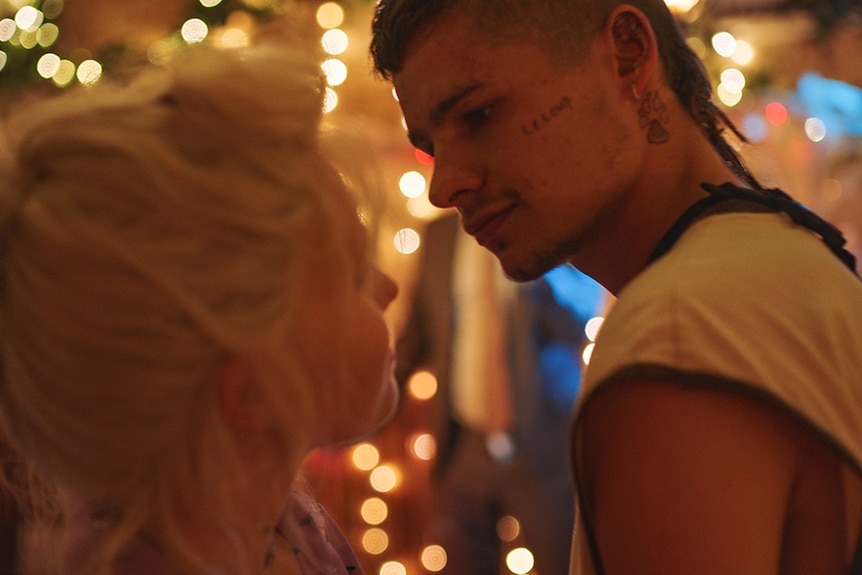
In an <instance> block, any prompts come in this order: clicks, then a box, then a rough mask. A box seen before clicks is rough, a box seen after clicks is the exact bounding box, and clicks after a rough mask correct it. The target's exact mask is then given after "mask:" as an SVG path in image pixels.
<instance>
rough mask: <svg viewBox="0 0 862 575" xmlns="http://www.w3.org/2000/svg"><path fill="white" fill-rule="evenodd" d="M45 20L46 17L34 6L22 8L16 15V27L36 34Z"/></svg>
mask: <svg viewBox="0 0 862 575" xmlns="http://www.w3.org/2000/svg"><path fill="white" fill-rule="evenodd" d="M44 20H45V15H44V14H43V13H42V12H41V11H40V10H37V9H36V8H34V7H33V6H22V7H21V8H19V9H18V11H17V12H16V13H15V25H16V26H18V27H19V28H21V29H22V30H26V31H28V32H35V31H36V29H37V28H38V27H39V26H41V25H42V22H43V21H44Z"/></svg>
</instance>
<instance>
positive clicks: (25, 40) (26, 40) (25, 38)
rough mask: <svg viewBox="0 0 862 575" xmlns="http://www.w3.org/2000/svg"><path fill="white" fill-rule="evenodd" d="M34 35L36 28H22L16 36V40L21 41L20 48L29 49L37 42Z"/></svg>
mask: <svg viewBox="0 0 862 575" xmlns="http://www.w3.org/2000/svg"><path fill="white" fill-rule="evenodd" d="M36 37H37V34H36V30H22V31H21V35H20V36H18V41H19V42H21V47H22V48H25V49H27V50H30V49H32V48H35V47H36V44H38V42H37V40H36Z"/></svg>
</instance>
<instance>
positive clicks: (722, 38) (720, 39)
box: [712, 32, 736, 58]
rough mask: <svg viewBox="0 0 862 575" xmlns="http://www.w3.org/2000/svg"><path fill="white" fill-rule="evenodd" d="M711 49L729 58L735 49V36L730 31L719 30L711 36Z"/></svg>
mask: <svg viewBox="0 0 862 575" xmlns="http://www.w3.org/2000/svg"><path fill="white" fill-rule="evenodd" d="M712 49H713V50H715V52H716V53H717V54H718V55H719V56H724V57H725V58H729V57H730V56H732V55H733V53H734V52H735V51H736V38H734V37H733V34H731V33H730V32H719V33H717V34H715V35H714V36H713V37H712Z"/></svg>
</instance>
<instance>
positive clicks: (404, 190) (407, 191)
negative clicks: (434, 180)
mask: <svg viewBox="0 0 862 575" xmlns="http://www.w3.org/2000/svg"><path fill="white" fill-rule="evenodd" d="M426 185H427V183H426V181H425V176H423V175H422V174H420V173H419V172H416V171H412V170H411V171H409V172H405V173H404V174H402V175H401V179H400V180H398V189H399V190H401V195H403V196H404V197H406V198H418V197H419V196H421V195H422V194H424V193H425V186H426Z"/></svg>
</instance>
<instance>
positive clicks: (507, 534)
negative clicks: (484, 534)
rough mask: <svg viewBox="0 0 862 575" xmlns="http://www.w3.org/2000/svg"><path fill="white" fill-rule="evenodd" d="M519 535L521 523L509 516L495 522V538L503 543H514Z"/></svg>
mask: <svg viewBox="0 0 862 575" xmlns="http://www.w3.org/2000/svg"><path fill="white" fill-rule="evenodd" d="M520 534H521V522H520V521H518V520H517V519H515V517H513V516H511V515H504V516H503V517H501V518H500V520H499V521H497V537H499V538H500V539H501V540H503V541H514V540H515V539H517V538H518V536H519V535H520Z"/></svg>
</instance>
